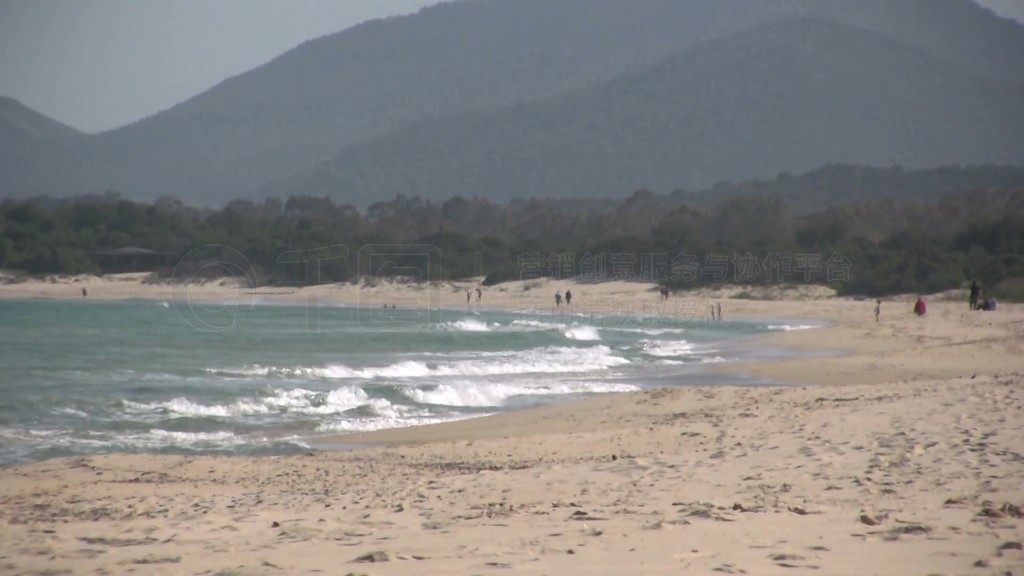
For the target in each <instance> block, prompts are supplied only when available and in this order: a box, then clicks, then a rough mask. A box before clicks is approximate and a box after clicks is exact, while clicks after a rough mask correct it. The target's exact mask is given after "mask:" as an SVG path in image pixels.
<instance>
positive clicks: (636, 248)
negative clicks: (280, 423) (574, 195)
mask: <svg viewBox="0 0 1024 576" xmlns="http://www.w3.org/2000/svg"><path fill="white" fill-rule="evenodd" d="M692 200H693V198H692V197H689V196H687V195H681V194H670V195H659V194H655V193H653V192H650V191H646V190H640V191H637V192H635V193H634V194H633V195H632V196H630V197H629V198H627V199H624V200H621V201H607V200H598V201H588V200H576V201H574V200H564V199H560V200H552V199H539V198H534V199H529V200H516V201H512V202H509V203H507V204H499V203H495V202H492V201H489V200H485V199H480V198H462V197H455V198H451V199H449V200H447V201H444V202H435V201H431V200H425V199H422V198H419V197H417V196H405V195H399V196H397V197H395V198H393V199H391V200H388V201H382V202H377V203H374V204H372V205H371V206H370V207H369V208H368V209H367V210H366V211H365V212H363V211H359V210H357V209H355V208H354V207H353V206H351V205H347V204H338V203H335V202H334V201H332V200H331V199H330V198H327V197H308V196H295V197H291V198H288V199H286V200H281V199H278V198H269V199H266V200H263V201H259V202H255V201H251V200H234V201H232V202H229V203H228V204H227V205H226V206H224V207H223V208H220V209H201V208H197V207H193V206H188V205H185V204H184V203H182V202H181V201H180V200H177V199H174V198H169V197H165V198H161V199H159V200H158V201H156V202H154V203H152V204H148V203H141V202H134V201H131V200H128V199H125V198H122V197H121V196H120V195H118V194H117V193H113V192H111V193H107V194H104V195H92V196H80V197H76V198H68V199H54V198H48V197H37V198H32V199H25V200H12V199H8V200H4V201H2V202H0V268H3V269H8V270H21V271H24V272H27V273H30V274H80V273H99V272H100V271H101V269H100V266H99V264H98V262H97V259H96V257H95V255H96V253H97V252H100V251H103V250H109V249H113V248H118V247H123V246H139V247H143V248H147V249H152V250H156V251H160V252H165V253H170V254H172V255H176V256H177V257H176V258H172V259H171V260H172V262H171V263H169V264H167V265H166V266H165V267H164V268H163V269H161V270H158V271H157V273H158V274H159V275H160V276H162V277H165V278H169V277H171V275H172V273H175V272H176V275H175V279H177V280H180V279H183V278H184V279H196V278H197V277H205V276H207V275H216V274H218V273H223V272H224V269H223V267H218V266H216V265H211V264H216V262H214V260H216V259H217V258H222V257H223V254H224V250H229V251H230V252H231V253H232V254H234V255H236V257H237V258H240V259H241V260H244V266H247V267H250V268H251V270H252V272H253V273H252V277H253V279H254V281H255V282H257V283H259V284H271V283H293V284H302V283H310V282H342V281H351V280H354V279H356V278H357V277H359V276H361V275H362V276H366V275H389V274H395V275H401V274H406V273H407V272H408V270H411V269H416V268H417V267H418V266H419V267H422V266H420V261H421V260H418V258H420V259H421V257H422V256H423V254H431V255H436V257H434V258H433V260H431V263H430V266H431V269H430V271H429V274H428V275H425V276H422V279H438V280H441V279H455V278H465V277H471V276H476V275H485V276H486V282H487V283H489V284H494V283H498V282H502V281H507V280H513V279H521V278H528V277H540V276H547V277H551V276H557V277H576V278H578V279H581V280H585V281H586V280H593V281H598V280H602V279H612V278H616V279H627V280H628V279H632V280H643V281H652V282H657V283H660V284H662V285H665V286H668V287H672V288H675V289H685V288H688V287H696V286H702V285H708V284H719V283H741V284H755V283H778V282H785V283H798V282H815V283H823V284H830V285H833V286H835V287H836V288H837V289H838V290H839V292H840V293H842V294H858V295H865V296H880V295H886V294H895V293H908V292H917V293H932V292H937V291H941V290H946V289H950V288H956V287H960V286H962V285H963V284H964V283H965V282H969V281H971V280H973V279H976V280H978V281H979V282H982V283H983V284H984V285H985V286H986V287H987V292H988V293H990V294H994V295H997V296H1001V297H1003V298H1009V299H1024V187H989V188H975V189H971V190H963V191H958V192H954V193H947V194H946V195H944V196H942V197H938V198H935V199H931V200H920V199H917V198H914V199H909V200H905V201H897V200H894V199H892V198H882V199H877V198H873V199H868V200H859V201H855V202H849V203H842V204H838V203H835V202H834V199H833V202H832V204H833V205H832V206H830V207H828V208H827V209H824V210H819V211H817V212H808V211H807V210H806V209H805V207H806V203H805V201H804V200H803V199H802V200H801V202H800V206H799V209H794V207H793V205H792V204H791V203H789V202H787V199H786V197H785V195H784V194H782V193H778V192H775V191H772V192H768V193H764V192H761V191H755V192H751V193H741V192H736V191H735V190H733V191H731V193H729V194H726V195H724V198H723V199H721V200H719V201H717V202H710V201H708V199H707V197H703V198H701V202H699V203H697V202H692ZM211 246H217V247H221V248H220V250H221V251H220V252H218V251H216V250H212V251H211V250H210V249H209V247H211ZM396 246H398V247H402V246H406V247H411V248H409V249H408V250H404V251H403V250H401V249H398V250H396V249H395V247H396ZM203 247H207V249H205V251H204V249H201V248H203ZM197 249H200V250H197ZM375 251H376V252H379V253H380V254H383V255H386V256H387V257H388V258H389V259H391V260H393V261H394V265H393V266H389V267H377V268H372V267H368V266H371V262H372V261H373V255H374V252H375ZM186 256H187V257H186ZM311 262H315V264H316V266H315V274H313V275H311V270H313V269H312V268H311V267H310V266H311ZM238 265H243V264H238Z"/></svg>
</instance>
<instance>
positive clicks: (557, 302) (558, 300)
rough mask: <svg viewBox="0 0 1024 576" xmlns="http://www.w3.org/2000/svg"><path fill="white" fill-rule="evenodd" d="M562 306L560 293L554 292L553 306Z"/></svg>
mask: <svg viewBox="0 0 1024 576" xmlns="http://www.w3.org/2000/svg"><path fill="white" fill-rule="evenodd" d="M561 305H562V291H561V290H559V291H558V292H555V306H561Z"/></svg>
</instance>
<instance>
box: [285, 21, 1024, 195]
mask: <svg viewBox="0 0 1024 576" xmlns="http://www.w3.org/2000/svg"><path fill="white" fill-rule="evenodd" d="M865 87H866V88H867V89H866V90H864V89H862V88H865ZM1022 95H1024V91H1022V90H1020V89H1019V88H1017V87H1015V86H1014V85H1012V84H1010V83H1008V82H1003V81H999V80H984V79H979V78H976V77H973V76H970V75H968V74H966V73H965V72H963V71H962V70H961V69H959V68H957V67H953V66H948V65H945V64H944V63H943V62H942V61H940V60H938V59H936V58H933V57H931V56H929V55H927V54H925V53H923V52H921V51H919V50H917V49H913V48H909V47H906V46H902V45H900V44H899V43H897V42H896V41H894V40H892V39H890V38H888V37H886V36H883V35H881V34H878V33H875V32H870V31H867V30H863V29H858V28H854V27H851V26H844V25H841V24H836V23H834V22H827V21H821V20H811V19H799V20H785V21H777V22H772V23H769V24H766V25H763V26H761V27H758V28H755V29H753V30H748V31H744V32H742V33H738V34H735V35H731V36H726V37H723V38H719V39H716V40H712V41H710V42H709V43H707V44H706V45H702V46H699V47H697V48H693V49H689V50H684V51H682V52H679V53H677V54H675V55H673V56H672V57H670V58H668V59H666V60H664V61H663V62H660V63H658V64H657V65H655V66H653V67H650V68H648V69H646V70H644V71H641V72H637V73H633V74H629V75H625V76H623V77H621V78H617V79H615V80H612V81H610V82H608V83H606V84H604V85H602V86H599V87H592V88H589V89H587V90H583V91H579V92H576V93H573V94H570V95H567V96H562V97H556V98H552V99H549V100H546V101H543V102H538V103H533V104H527V105H523V106H520V107H516V108H513V109H503V110H500V111H498V112H494V113H489V114H487V113H469V114H465V115H462V116H459V117H455V118H446V119H439V120H432V121H427V122H424V123H421V124H418V125H415V126H412V127H410V128H406V129H403V130H399V131H396V132H394V133H392V134H390V135H388V136H386V137H384V138H380V139H377V140H374V141H372V142H369V143H363V144H357V145H353V146H350V147H349V148H347V149H346V150H345V152H343V153H342V154H341V155H339V156H338V157H337V158H336V159H335V160H334V161H333V162H331V163H329V164H327V165H325V166H323V167H321V168H320V169H319V170H318V171H316V172H314V173H313V174H312V175H309V176H307V177H306V179H305V180H302V181H299V182H296V183H293V185H292V186H290V187H284V188H285V189H286V190H287V192H288V193H302V194H314V195H322V194H328V195H332V196H335V197H337V198H339V199H345V200H347V201H352V202H354V203H355V204H356V205H358V206H362V205H366V204H368V203H369V202H371V201H372V200H373V199H374V198H382V197H383V198H387V197H391V196H394V195H395V194H398V193H404V194H417V195H420V196H423V197H427V198H434V199H441V198H446V197H450V196H452V195H453V194H462V195H482V196H487V197H490V198H492V199H498V200H508V199H511V198H516V197H529V196H540V197H573V196H580V197H618V196H622V195H624V194H626V193H628V192H629V191H631V190H634V189H637V188H648V189H653V190H659V191H662V192H668V191H671V190H673V189H676V188H678V187H682V186H686V187H692V188H701V187H707V186H710V185H711V184H713V183H715V182H717V181H723V180H743V179H748V178H754V177H759V176H765V175H770V174H775V173H778V172H787V171H793V172H799V171H806V170H812V169H814V168H817V167H819V166H822V165H824V164H828V163H830V162H848V163H861V164H872V165H879V166H889V165H894V164H901V165H905V166H907V167H929V166H939V165H944V164H960V163H963V164H974V163H977V164H984V163H994V164H1024V97H1022ZM396 159H398V160H396ZM460 159H468V161H463V162H461V163H460ZM563 166H566V167H570V169H568V170H564V169H563V170H559V169H558V167H563ZM453 167H457V169H453Z"/></svg>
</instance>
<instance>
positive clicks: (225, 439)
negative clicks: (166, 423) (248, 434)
mask: <svg viewBox="0 0 1024 576" xmlns="http://www.w3.org/2000/svg"><path fill="white" fill-rule="evenodd" d="M149 435H150V436H151V438H152V440H155V441H156V443H157V444H164V445H166V444H173V445H186V446H191V445H193V444H200V443H203V444H218V445H225V444H229V445H234V444H241V443H242V442H243V440H242V439H241V438H239V437H237V436H235V434H234V433H232V432H175V431H169V430H161V429H159V428H156V429H153V430H150V431H149ZM133 439H134V440H135V441H136V442H138V443H140V444H146V443H147V442H145V439H143V438H138V437H134V438H133V437H131V436H128V437H125V438H124V440H128V441H129V442H131V441H132V440H133Z"/></svg>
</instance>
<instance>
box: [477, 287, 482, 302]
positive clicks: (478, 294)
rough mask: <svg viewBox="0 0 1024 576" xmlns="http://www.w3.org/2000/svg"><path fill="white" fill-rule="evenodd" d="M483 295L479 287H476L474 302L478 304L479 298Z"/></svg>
mask: <svg viewBox="0 0 1024 576" xmlns="http://www.w3.org/2000/svg"><path fill="white" fill-rule="evenodd" d="M483 295H484V293H483V291H482V290H480V287H479V286H477V287H476V301H477V302H479V301H480V298H482V297H483Z"/></svg>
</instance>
